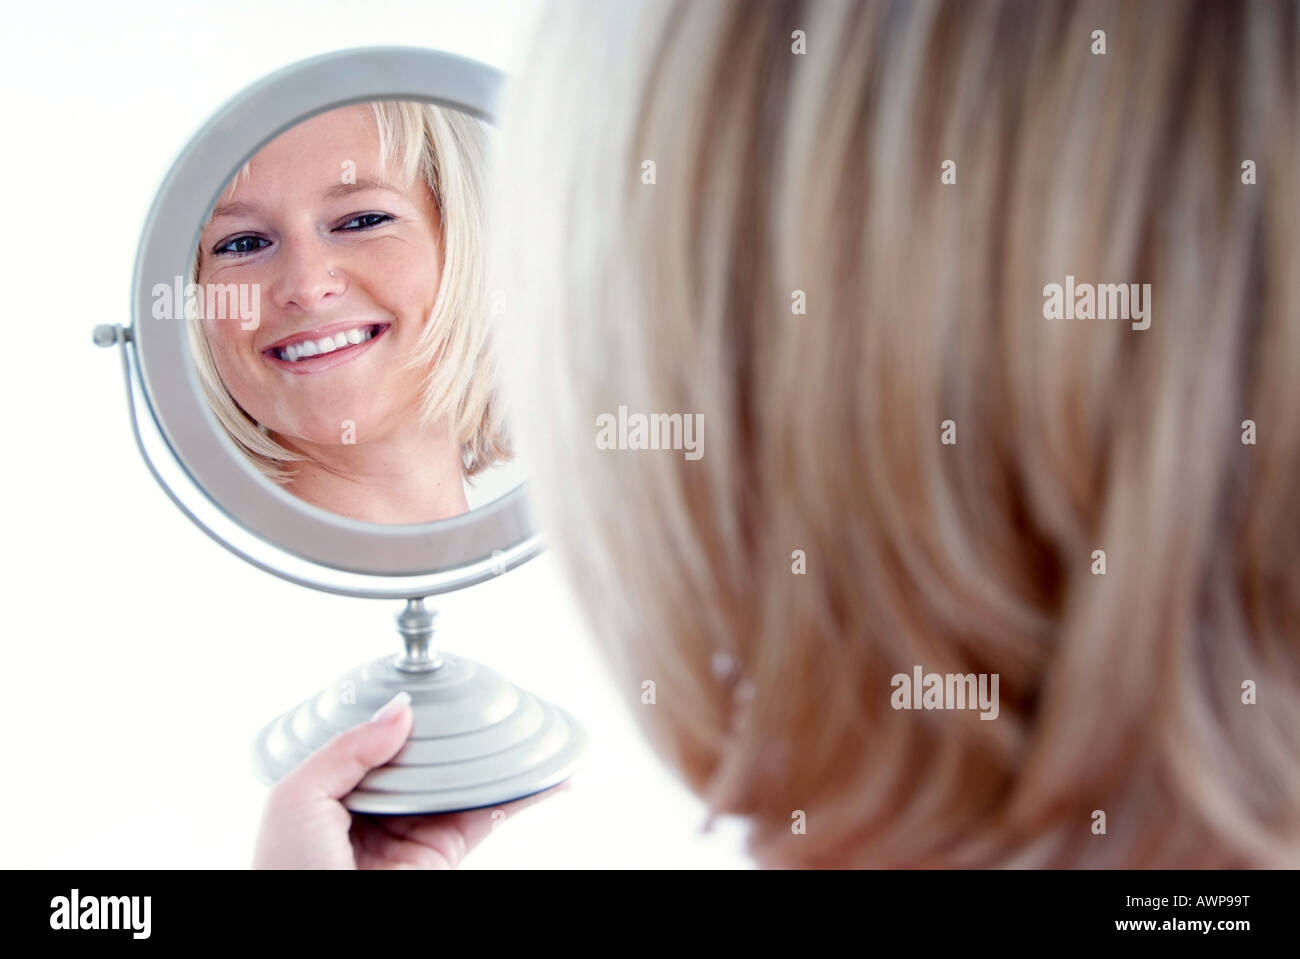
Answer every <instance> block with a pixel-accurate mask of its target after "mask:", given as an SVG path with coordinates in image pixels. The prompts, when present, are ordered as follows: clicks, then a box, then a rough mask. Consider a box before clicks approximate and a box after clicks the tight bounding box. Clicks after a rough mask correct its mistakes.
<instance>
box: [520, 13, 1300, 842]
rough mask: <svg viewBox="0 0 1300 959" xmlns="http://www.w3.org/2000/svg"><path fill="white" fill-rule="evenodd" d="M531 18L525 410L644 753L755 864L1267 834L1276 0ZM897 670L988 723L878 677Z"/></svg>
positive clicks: (1298, 569) (1286, 651)
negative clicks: (976, 688) (622, 423)
mask: <svg viewBox="0 0 1300 959" xmlns="http://www.w3.org/2000/svg"><path fill="white" fill-rule="evenodd" d="M541 23H542V24H543V26H542V29H541V32H540V34H539V36H538V37H537V39H536V42H535V48H534V51H533V55H532V58H531V60H530V61H529V63H528V65H527V67H526V68H525V70H524V71H523V73H522V74H521V75H520V76H519V77H517V78H516V79H517V82H516V83H515V84H514V86H513V92H512V96H511V99H510V103H509V107H508V110H507V114H506V118H505V122H504V125H503V133H504V136H505V140H506V144H505V145H504V149H503V155H504V156H505V158H506V160H507V162H508V164H509V167H508V172H507V173H506V176H505V177H504V180H503V183H502V187H503V193H502V194H501V195H498V196H497V197H495V198H494V200H495V201H499V202H500V204H501V206H500V210H501V211H503V212H504V214H506V215H507V216H506V217H503V218H502V220H501V221H499V222H503V223H506V224H507V227H506V229H505V230H503V231H502V235H501V236H499V237H498V239H499V240H500V241H501V242H502V244H503V246H502V249H501V251H500V252H501V253H502V254H503V257H504V258H503V261H502V262H503V263H504V264H505V265H506V266H507V267H508V272H507V274H506V275H505V277H504V278H503V283H504V284H505V289H506V295H507V302H508V304H509V312H510V318H511V321H512V325H513V330H512V336H511V337H510V339H511V340H512V342H513V345H514V346H515V348H516V349H515V357H514V358H515V360H516V364H515V365H516V370H515V371H516V373H517V374H520V375H521V379H520V381H519V382H520V384H521V387H522V390H523V392H521V393H520V394H519V397H518V398H519V400H521V401H520V402H516V403H515V404H514V405H515V408H516V412H517V415H518V416H519V418H520V424H519V427H520V428H519V430H518V435H520V436H521V437H522V439H523V441H525V442H529V441H531V442H533V443H536V444H545V446H546V450H545V455H543V451H542V450H540V449H539V450H537V451H536V452H535V453H534V455H533V456H532V457H531V461H532V462H533V463H534V465H535V467H536V469H537V471H538V474H539V475H538V480H539V483H538V486H539V492H540V496H541V503H542V505H543V507H544V510H545V512H546V514H547V516H548V517H549V519H550V522H551V524H552V525H551V533H552V535H553V538H554V540H555V541H556V545H557V546H558V547H559V550H560V554H561V556H562V557H563V559H564V561H565V564H566V567H567V569H568V571H569V572H570V574H571V578H572V580H573V581H574V583H575V584H576V587H577V589H578V591H579V594H580V598H581V599H582V600H583V603H584V608H585V610H586V612H587V614H588V616H589V621H590V625H591V627H592V630H593V632H594V634H595V636H596V638H597V639H598V641H599V642H600V643H601V644H602V647H603V648H604V650H605V651H606V652H607V653H608V655H609V662H610V665H611V667H612V669H613V672H614V675H615V677H616V679H617V681H618V682H619V683H620V684H621V688H622V689H623V691H624V694H625V695H626V696H627V697H628V702H629V705H630V708H632V709H633V710H634V711H635V714H636V716H637V717H638V718H639V720H640V722H641V724H642V726H643V728H644V729H645V731H646V732H647V734H648V735H649V737H650V738H651V740H652V742H653V744H654V745H655V747H656V749H657V750H658V751H659V753H660V755H661V756H663V757H664V758H665V759H666V761H667V762H668V763H669V764H670V765H671V766H672V767H673V768H674V769H675V770H677V771H678V772H679V773H680V775H681V776H682V777H683V779H684V780H685V781H686V783H687V784H688V785H689V786H690V787H691V788H692V789H694V790H696V791H697V792H698V793H700V794H701V795H702V796H704V797H706V799H707V800H708V802H709V803H710V804H711V807H712V808H713V809H714V810H716V811H717V812H718V813H721V814H739V815H743V816H746V817H749V819H750V821H751V823H752V825H753V831H752V833H751V848H752V850H753V852H754V854H755V855H756V856H757V857H758V858H759V860H760V861H761V862H764V863H773V864H783V865H856V864H860V865H879V866H897V865H919V866H945V865H1006V864H1014V865H1107V866H1143V865H1166V866H1177V865H1192V866H1214V865H1227V866H1231V865H1242V864H1275V863H1281V862H1286V863H1290V864H1295V863H1296V862H1297V861H1298V857H1300V270H1297V269H1296V256H1297V253H1300V128H1298V124H1300V75H1298V74H1297V56H1296V54H1297V48H1298V47H1300V21H1298V18H1297V9H1296V7H1295V6H1293V5H1284V4H1265V3H1258V4H1240V5H1239V4H1236V3H1222V4H1197V3H1183V2H1175V3H1169V4H1155V3H1149V4H1148V3H1143V4H1126V3H1098V4H1086V5H1075V4H1056V3H1051V4H1048V3H1043V4H1039V3H1033V2H1026V3H993V2H978V3H972V2H952V3H943V4H928V3H924V4H923V3H887V2H880V3H813V2H807V3H779V4H777V3H753V2H745V0H733V2H719V3H693V2H678V3H663V2H659V0H647V2H644V3H639V4H630V5H617V6H615V5H608V6H607V5H605V4H591V5H578V4H573V3H570V2H568V0H566V2H563V3H559V4H556V5H555V6H554V7H553V9H551V10H550V11H549V12H548V14H546V15H545V16H543V17H542V18H541ZM1097 31H1102V33H1100V34H1099V33H1097ZM1103 51H1104V52H1103ZM949 161H951V162H949ZM1052 284H1056V285H1058V287H1059V288H1057V289H1056V290H1055V291H1053V289H1052V287H1051V285H1052ZM1090 284H1091V285H1094V286H1095V287H1099V288H1100V287H1101V286H1102V285H1103V284H1115V285H1117V286H1115V287H1109V288H1107V289H1104V290H1098V292H1099V293H1100V294H1101V295H1100V297H1099V298H1098V299H1096V300H1091V299H1090V302H1091V303H1092V306H1091V308H1090V309H1089V308H1087V307H1085V306H1083V301H1082V300H1079V301H1078V303H1077V306H1078V309H1076V308H1075V307H1076V301H1075V299H1074V298H1073V297H1070V299H1069V303H1068V304H1063V301H1064V299H1065V298H1066V297H1067V296H1069V294H1071V293H1072V292H1074V291H1076V290H1080V289H1082V288H1083V287H1084V286H1086V285H1090ZM1120 284H1123V285H1124V288H1123V292H1124V293H1126V294H1131V297H1126V298H1124V299H1125V300H1126V301H1127V302H1122V301H1121V299H1120V292H1119V287H1118V285H1120ZM1129 284H1137V287H1136V288H1133V287H1130V286H1129ZM1148 284H1149V286H1147V285H1148ZM1079 295H1080V296H1082V294H1079ZM1089 296H1090V297H1091V295H1090V294H1089ZM1103 300H1108V302H1109V310H1107V309H1106V308H1105V307H1104V306H1102V305H1101V304H1102V302H1103ZM1139 302H1141V304H1142V305H1141V307H1140V309H1139ZM1062 306H1063V308H1064V309H1065V310H1066V311H1068V312H1067V314H1066V315H1069V316H1071V317H1075V316H1077V315H1079V314H1083V315H1085V316H1088V315H1089V314H1091V316H1094V317H1095V316H1101V315H1105V316H1107V317H1108V318H1104V319H1100V318H1084V319H1078V318H1069V319H1064V318H1061V319H1055V318H1048V317H1049V315H1056V313H1055V311H1056V310H1057V308H1060V307H1062ZM1117 312H1119V313H1121V314H1123V315H1121V316H1119V317H1116V316H1115V314H1116V313H1117ZM620 407H625V408H626V410H625V411H624V418H625V419H628V418H630V417H632V416H633V415H635V414H638V413H662V414H673V413H677V414H684V415H692V414H700V416H701V417H702V425H703V433H702V439H703V443H702V445H701V447H700V450H701V451H702V453H703V455H702V457H700V458H698V459H697V458H694V457H695V454H691V455H690V456H688V455H686V451H683V450H681V449H677V450H663V449H658V450H639V451H638V450H631V449H608V448H603V447H608V446H609V445H610V444H609V443H608V442H601V443H599V444H598V442H597V432H598V430H597V425H598V420H597V418H598V417H601V416H602V414H612V415H614V416H616V417H617V416H619V410H620ZM1245 421H1250V422H1249V423H1247V422H1245ZM603 422H606V423H607V422H608V421H603ZM629 445H631V444H629ZM1099 551H1100V552H1099ZM1103 570H1104V572H1103ZM917 666H920V667H922V669H923V671H924V672H925V673H937V674H950V673H951V674H976V675H978V674H990V675H992V674H996V675H997V676H998V678H999V685H998V695H999V706H998V710H997V715H996V719H993V720H992V721H984V720H982V719H981V718H980V715H981V714H980V712H979V711H976V710H960V709H959V710H952V711H949V710H931V709H924V708H923V709H898V708H895V706H896V705H897V704H898V700H897V698H896V697H895V695H894V694H895V692H896V688H895V686H894V684H893V677H895V676H896V675H897V674H903V675H904V676H906V677H908V678H909V679H910V678H911V677H912V676H913V671H914V668H915V667H917ZM648 682H649V683H653V684H654V685H653V686H649V685H646V684H647V683H648ZM651 694H653V695H651ZM917 695H918V697H919V691H918V693H917ZM918 701H919V700H918ZM986 714H987V713H986ZM1098 812H1101V813H1104V819H1103V818H1101V817H1099V816H1098V815H1097V813H1098ZM1103 824H1104V832H1103V831H1102V827H1103Z"/></svg>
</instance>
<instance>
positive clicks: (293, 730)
mask: <svg viewBox="0 0 1300 959" xmlns="http://www.w3.org/2000/svg"><path fill="white" fill-rule="evenodd" d="M440 657H441V661H442V665H441V666H440V667H439V668H437V669H433V670H429V671H427V672H423V673H419V672H407V671H405V670H401V669H398V668H397V666H396V663H397V661H398V660H399V658H400V657H399V656H397V655H391V656H385V657H383V658H381V659H376V660H373V661H371V662H369V663H366V664H364V665H362V666H359V667H357V668H356V669H353V670H351V671H350V672H348V673H346V674H345V675H343V676H342V677H341V678H340V679H339V680H338V681H337V682H336V683H334V684H333V685H331V686H329V687H327V688H325V689H324V690H322V691H321V692H320V693H318V694H317V695H315V696H314V697H312V698H311V699H309V700H307V701H306V702H304V703H302V704H301V705H299V706H297V707H296V708H294V709H291V710H289V711H288V712H287V713H284V714H283V715H281V716H279V717H278V718H276V719H275V720H273V721H272V722H271V723H269V724H268V725H267V726H266V727H265V728H264V729H263V730H262V731H261V733H259V734H258V736H257V739H256V740H255V741H254V743H253V757H254V767H255V769H256V772H257V775H258V778H259V779H261V780H262V781H263V782H266V783H268V784H269V783H274V782H275V781H277V780H278V779H280V777H282V776H283V775H285V774H286V773H287V772H289V771H290V770H291V769H293V768H294V767H295V766H297V765H298V763H299V762H301V761H302V760H303V759H305V758H306V757H307V756H308V755H309V754H310V753H311V752H313V751H314V750H315V749H316V748H317V747H319V746H321V745H323V744H325V743H326V742H328V741H329V740H330V739H331V738H333V737H334V736H335V735H336V734H337V733H340V732H342V731H343V730H345V729H350V728H352V727H353V726H356V725H358V724H359V723H363V722H365V721H367V720H368V719H370V717H371V716H372V715H373V714H374V712H375V711H376V710H377V709H379V707H380V706H383V705H384V704H385V703H386V702H388V701H389V700H390V699H392V698H393V696H395V695H397V693H398V692H400V691H401V690H406V691H407V692H408V693H410V695H411V708H412V710H413V711H414V714H415V723H414V725H413V727H412V729H411V735H410V737H409V738H408V739H407V742H406V744H405V745H404V746H403V747H402V749H401V750H400V751H399V752H398V753H397V755H396V756H394V757H393V759H392V760H390V761H389V763H388V764H387V765H385V766H382V767H380V768H379V769H374V770H372V771H371V772H370V774H369V775H367V776H366V778H365V779H363V780H362V781H361V784H360V785H359V786H358V787H357V788H356V789H355V790H353V791H352V792H351V793H350V794H348V796H347V797H346V798H345V799H344V800H343V805H344V806H346V807H347V808H348V809H350V810H352V811H353V812H361V813H393V814H419V813H437V812H454V811H457V810H463V809H476V808H479V807H482V806H496V805H501V804H502V803H506V802H510V801H511V800H514V799H521V798H523V797H524V796H530V795H532V794H533V793H537V792H541V791H542V790H543V789H547V788H549V787H551V786H554V785H556V784H557V783H560V782H563V781H564V780H565V779H567V778H568V777H569V776H570V775H572V774H573V772H574V771H575V770H576V769H577V767H578V765H579V764H580V762H581V760H582V754H583V752H584V751H585V749H586V744H587V735H586V731H585V730H584V729H583V728H582V726H581V725H579V724H578V722H577V721H576V720H574V719H573V717H572V716H570V715H569V714H568V713H566V712H565V711H564V710H562V709H560V708H558V707H557V706H553V705H551V704H550V703H548V702H546V701H545V700H542V699H538V698H537V697H536V696H534V695H532V694H531V693H529V692H527V691H525V690H522V689H520V688H519V687H518V686H515V685H514V684H513V683H510V682H508V681H507V680H506V679H504V678H503V677H502V676H500V675H499V674H498V673H496V672H494V671H493V670H491V669H488V668H487V667H486V666H483V665H481V664H479V663H476V662H474V661H473V660H469V659H463V658H461V657H459V656H453V655H451V654H448V653H441V654H440Z"/></svg>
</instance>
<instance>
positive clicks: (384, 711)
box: [370, 690, 411, 726]
mask: <svg viewBox="0 0 1300 959" xmlns="http://www.w3.org/2000/svg"><path fill="white" fill-rule="evenodd" d="M410 701H411V694H410V693H408V692H407V691H406V690H402V691H401V692H400V693H398V694H397V695H396V696H394V697H393V698H392V699H390V700H389V701H388V702H386V703H385V704H384V705H382V706H380V707H379V711H378V712H376V713H375V714H374V715H373V716H371V717H370V721H371V722H372V723H379V724H380V725H381V726H382V725H383V724H384V723H389V722H392V721H393V720H394V719H396V718H397V717H398V716H400V715H401V714H402V710H403V709H405V708H406V706H407V704H408V703H410Z"/></svg>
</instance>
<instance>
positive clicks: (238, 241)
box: [212, 236, 271, 256]
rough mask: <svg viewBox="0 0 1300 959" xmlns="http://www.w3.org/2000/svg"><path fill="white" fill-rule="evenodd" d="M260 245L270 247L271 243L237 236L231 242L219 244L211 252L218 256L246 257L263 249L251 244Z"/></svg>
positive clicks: (255, 238)
mask: <svg viewBox="0 0 1300 959" xmlns="http://www.w3.org/2000/svg"><path fill="white" fill-rule="evenodd" d="M257 243H261V244H263V245H264V246H270V245H271V241H270V240H265V239H263V238H262V237H260V236H237V237H235V238H234V239H233V240H227V241H226V242H225V243H222V244H219V245H218V246H217V248H216V249H214V250H213V251H212V252H213V253H214V254H216V255H218V256H220V255H222V254H225V255H227V256H248V255H249V254H250V253H256V252H257V251H258V250H260V249H263V247H262V246H255V245H253V244H257Z"/></svg>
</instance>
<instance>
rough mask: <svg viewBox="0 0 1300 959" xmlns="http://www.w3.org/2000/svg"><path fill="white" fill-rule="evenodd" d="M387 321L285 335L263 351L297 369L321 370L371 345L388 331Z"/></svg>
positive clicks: (343, 360)
mask: <svg viewBox="0 0 1300 959" xmlns="http://www.w3.org/2000/svg"><path fill="white" fill-rule="evenodd" d="M388 326H389V324H387V323H361V324H357V325H355V326H347V325H341V324H340V325H335V326H333V327H330V328H326V329H322V330H312V331H310V332H305V333H297V334H294V335H293V336H291V337H286V338H285V339H283V340H281V341H280V342H279V343H276V344H275V345H273V346H270V347H267V348H266V349H265V350H263V351H262V355H263V356H265V357H266V358H267V359H269V360H270V361H271V362H272V363H273V364H275V365H276V366H279V367H281V368H283V369H286V370H289V371H291V372H294V373H319V372H321V371H323V370H328V369H333V368H334V367H336V366H339V365H341V364H343V363H346V362H348V361H349V360H351V359H354V358H355V357H358V356H360V355H361V354H362V353H364V352H366V350H367V349H369V347H370V345H371V344H372V343H373V342H374V341H375V340H376V339H378V338H379V337H380V336H382V335H383V334H384V332H385V331H387V329H388Z"/></svg>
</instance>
